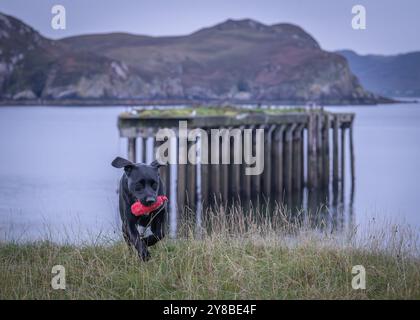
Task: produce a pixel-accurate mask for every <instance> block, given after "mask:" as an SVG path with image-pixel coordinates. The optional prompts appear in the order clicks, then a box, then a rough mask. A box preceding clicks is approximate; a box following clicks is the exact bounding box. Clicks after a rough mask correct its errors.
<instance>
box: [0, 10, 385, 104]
mask: <svg viewBox="0 0 420 320" xmlns="http://www.w3.org/2000/svg"><path fill="white" fill-rule="evenodd" d="M0 98H1V99H2V100H3V101H5V100H34V99H42V100H43V101H57V102H59V101H63V100H65V101H69V100H72V99H73V100H78V101H85V102H86V101H93V100H95V101H131V102H132V103H138V102H141V101H160V102H162V101H163V102H171V101H203V100H204V101H235V102H270V101H271V102H287V103H306V102H319V103H326V104H328V103H376V102H379V101H384V100H383V99H382V98H380V97H378V96H376V95H374V94H372V93H369V92H367V91H365V90H364V89H363V88H362V87H361V85H360V84H359V82H358V80H357V79H356V77H355V76H354V75H353V74H352V73H351V71H350V69H349V67H348V65H347V61H346V59H345V58H343V57H342V56H340V55H338V54H335V53H331V52H326V51H323V50H322V49H321V48H320V46H319V44H318V43H317V42H316V41H315V40H314V39H313V38H312V37H311V36H310V35H309V34H307V33H306V32H305V31H304V30H302V29H301V28H299V27H297V26H294V25H290V24H276V25H271V26H267V25H264V24H261V23H258V22H256V21H253V20H248V19H246V20H238V21H234V20H228V21H226V22H224V23H221V24H218V25H216V26H213V27H210V28H205V29H202V30H199V31H197V32H195V33H192V34H190V35H187V36H179V37H148V36H138V35H131V34H122V33H114V34H101V35H86V36H77V37H70V38H65V39H62V40H58V41H53V40H49V39H46V38H44V37H42V36H41V35H40V34H39V33H38V32H36V31H35V30H33V29H32V28H30V27H29V26H27V25H25V24H24V23H22V22H21V21H19V20H17V19H15V18H13V17H10V16H6V15H3V14H0Z"/></svg>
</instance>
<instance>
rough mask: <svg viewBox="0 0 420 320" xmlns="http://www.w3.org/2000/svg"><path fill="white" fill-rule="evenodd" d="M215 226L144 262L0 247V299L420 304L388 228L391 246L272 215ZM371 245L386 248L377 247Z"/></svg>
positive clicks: (410, 266) (50, 247)
mask: <svg viewBox="0 0 420 320" xmlns="http://www.w3.org/2000/svg"><path fill="white" fill-rule="evenodd" d="M222 220H223V221H221V220H220V219H219V220H218V219H213V221H212V223H211V224H207V228H206V231H205V232H203V234H201V236H200V237H192V236H190V237H187V236H185V237H184V238H183V239H179V240H165V241H162V242H161V243H159V244H158V245H156V246H155V247H153V248H152V249H151V253H152V259H151V260H150V261H149V262H147V263H140V262H139V260H138V258H137V256H136V254H135V253H134V252H132V251H131V250H129V249H128V248H127V246H126V245H125V243H123V242H121V241H116V242H115V241H113V242H111V243H102V244H100V245H94V244H89V245H82V246H71V245H68V246H67V245H55V244H53V243H51V242H46V241H44V242H38V243H29V244H16V243H4V244H1V245H0V298H1V299H294V298H297V299H400V298H401V299H419V298H420V261H419V259H418V258H417V257H416V255H413V253H414V252H413V251H412V250H413V247H412V246H411V244H408V245H407V242H406V241H405V240H404V239H403V237H400V236H399V235H398V237H397V236H396V235H395V234H396V233H397V232H396V231H395V230H394V234H388V233H384V235H385V236H386V238H388V239H393V240H392V241H393V242H392V243H391V242H389V241H388V242H387V241H386V240H385V238H384V239H378V238H377V237H376V238H375V237H374V238H375V241H373V242H370V243H364V244H363V245H357V244H355V243H354V242H353V241H352V240H350V241H348V240H346V241H344V242H341V244H340V243H339V242H337V241H336V239H335V240H334V241H332V240H333V239H332V238H331V237H330V236H329V235H327V233H324V234H322V232H321V233H319V232H318V233H317V234H316V235H314V234H313V233H311V232H309V231H302V230H303V229H302V228H301V227H300V228H299V231H298V232H297V231H296V230H297V229H295V231H293V230H291V228H290V227H287V231H286V229H284V228H280V227H275V225H276V224H273V220H272V219H270V220H266V221H265V222H262V223H261V221H259V223H258V225H257V224H256V221H254V220H253V218H252V219H251V220H252V221H251V220H250V219H248V220H247V218H242V217H241V218H238V219H226V218H223V219H222ZM228 220H229V221H228ZM390 232H391V233H392V232H393V231H390ZM320 234H321V235H320ZM291 235H292V236H293V237H292V238H293V239H294V241H292V242H291V241H290V240H287V238H290V236H291ZM378 240H380V241H379V242H380V243H382V244H383V243H387V245H386V248H382V247H381V248H380V247H378V246H376V245H375V243H379V242H378ZM407 248H408V249H407ZM57 264H60V265H63V266H64V267H65V268H66V280H67V288H66V290H53V289H52V288H51V285H50V283H51V278H52V274H51V268H52V266H54V265H57ZM354 265H363V266H364V267H365V269H366V290H354V289H352V286H351V281H352V277H353V275H352V273H351V270H352V267H353V266H354Z"/></svg>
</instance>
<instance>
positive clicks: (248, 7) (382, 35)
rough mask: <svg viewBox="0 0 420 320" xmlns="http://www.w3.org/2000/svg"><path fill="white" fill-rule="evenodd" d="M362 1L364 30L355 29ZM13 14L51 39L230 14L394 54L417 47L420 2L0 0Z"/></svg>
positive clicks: (331, 45)
mask: <svg viewBox="0 0 420 320" xmlns="http://www.w3.org/2000/svg"><path fill="white" fill-rule="evenodd" d="M55 4H62V5H64V7H65V8H66V20H67V29H66V30H54V29H52V27H51V18H52V14H51V8H52V6H53V5H55ZM356 4H362V5H364V6H365V8H366V11H367V17H366V18H367V29H366V30H353V29H352V27H351V19H352V13H351V9H352V7H353V6H354V5H356ZM0 12H3V13H6V14H10V15H13V16H15V17H17V18H19V19H22V20H23V21H24V22H26V23H28V24H29V25H31V26H32V27H34V28H35V29H37V30H38V31H40V32H41V34H43V35H44V36H47V37H50V38H62V37H65V36H70V35H78V34H86V33H99V32H100V33H103V32H115V31H122V32H130V33H135V34H147V35H155V36H158V35H182V34H188V33H191V32H193V31H196V30H197V29H200V28H202V27H206V26H211V25H214V24H216V23H219V22H222V21H224V20H226V19H228V18H233V19H240V18H251V19H255V20H258V21H260V22H262V23H265V24H273V23H280V22H289V23H294V24H297V25H299V26H301V27H303V28H304V29H305V30H306V31H307V32H309V33H310V34H311V35H312V36H314V37H315V38H316V40H318V42H319V43H320V44H321V46H322V47H323V48H324V49H326V50H338V49H347V48H350V49H353V50H355V51H357V52H359V53H363V54H365V53H379V54H395V53H401V52H408V51H415V50H420V32H419V31H420V17H419V14H420V0H399V1H396V0H55V1H50V0H0Z"/></svg>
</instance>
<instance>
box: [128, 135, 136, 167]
mask: <svg viewBox="0 0 420 320" xmlns="http://www.w3.org/2000/svg"><path fill="white" fill-rule="evenodd" d="M127 143H128V146H127V147H128V155H127V157H128V160H130V161H131V162H134V163H135V162H136V138H128V141H127Z"/></svg>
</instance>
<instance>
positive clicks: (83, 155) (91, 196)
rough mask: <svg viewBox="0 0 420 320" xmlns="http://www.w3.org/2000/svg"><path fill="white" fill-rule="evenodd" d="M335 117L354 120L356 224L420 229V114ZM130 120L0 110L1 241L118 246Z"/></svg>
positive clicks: (405, 107) (401, 109) (367, 110)
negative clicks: (119, 159)
mask: <svg viewBox="0 0 420 320" xmlns="http://www.w3.org/2000/svg"><path fill="white" fill-rule="evenodd" d="M328 109H331V110H341V111H351V112H355V113H356V122H355V130H354V135H355V136H354V143H355V155H356V185H355V197H354V204H353V208H354V217H353V220H354V223H356V224H357V225H360V226H361V227H363V226H365V225H367V224H368V223H369V221H371V220H372V219H373V218H380V217H384V219H388V220H391V221H392V222H396V223H407V224H410V225H412V226H413V227H415V228H419V227H420V212H419V209H418V204H417V201H418V200H419V199H420V191H419V188H418V184H419V183H420V173H419V168H418V165H419V164H420V104H400V105H398V104H397V105H384V106H375V107H366V106H360V107H340V108H338V107H337V108H332V107H331V108H328ZM123 110H125V108H122V107H112V108H90V107H83V108H77V107H2V108H0V240H4V239H9V240H10V239H17V240H24V239H41V238H45V236H49V237H51V238H53V239H56V240H58V239H71V240H72V241H76V240H77V239H86V238H90V239H94V237H95V236H97V235H98V233H99V231H101V232H102V233H104V234H107V235H108V234H109V235H116V236H119V231H118V230H119V227H118V226H119V215H118V207H117V194H116V188H117V184H118V180H119V177H120V174H121V172H119V171H118V170H116V169H114V168H112V167H111V166H110V162H111V161H112V159H113V158H114V157H115V156H116V155H125V153H126V145H125V141H123V140H120V139H119V136H118V131H117V127H116V122H117V115H118V114H119V113H120V112H121V111H123ZM347 163H348V161H347ZM347 182H349V179H347ZM63 230H65V231H64V232H63Z"/></svg>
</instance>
